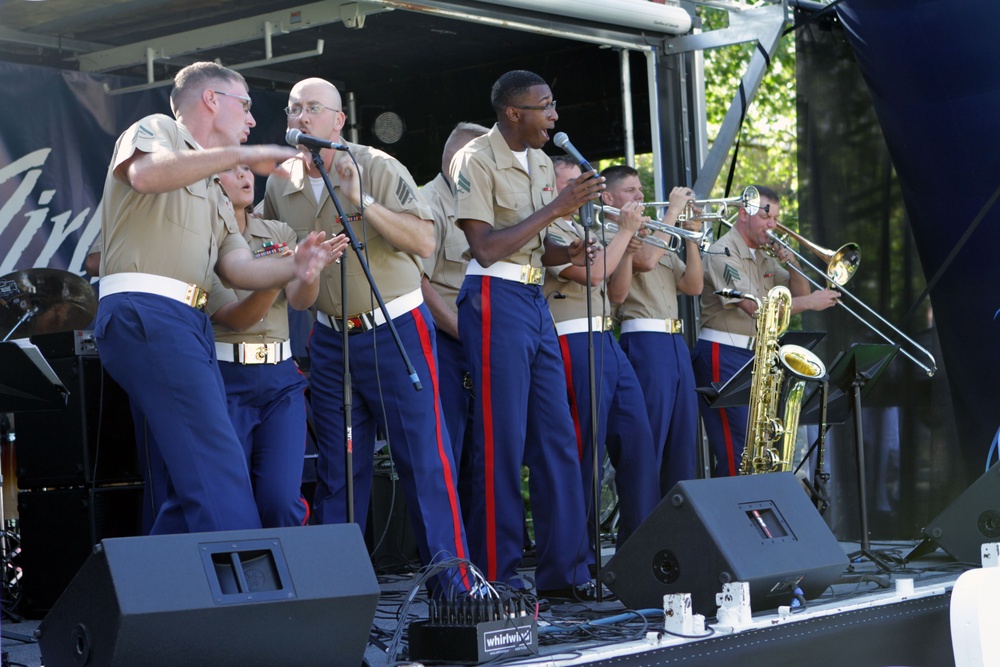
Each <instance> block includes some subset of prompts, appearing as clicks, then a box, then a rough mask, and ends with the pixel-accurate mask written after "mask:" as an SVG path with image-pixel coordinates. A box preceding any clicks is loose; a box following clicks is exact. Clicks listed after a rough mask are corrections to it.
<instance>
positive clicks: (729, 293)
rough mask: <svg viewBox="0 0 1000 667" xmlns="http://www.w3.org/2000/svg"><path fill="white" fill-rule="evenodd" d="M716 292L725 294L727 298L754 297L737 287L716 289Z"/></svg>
mask: <svg viewBox="0 0 1000 667" xmlns="http://www.w3.org/2000/svg"><path fill="white" fill-rule="evenodd" d="M714 294H718V295H719V296H724V297H726V298H727V299H752V298H753V296H752V295H750V294H747V293H745V292H741V291H739V290H735V289H720V290H716V291H715V292H714Z"/></svg>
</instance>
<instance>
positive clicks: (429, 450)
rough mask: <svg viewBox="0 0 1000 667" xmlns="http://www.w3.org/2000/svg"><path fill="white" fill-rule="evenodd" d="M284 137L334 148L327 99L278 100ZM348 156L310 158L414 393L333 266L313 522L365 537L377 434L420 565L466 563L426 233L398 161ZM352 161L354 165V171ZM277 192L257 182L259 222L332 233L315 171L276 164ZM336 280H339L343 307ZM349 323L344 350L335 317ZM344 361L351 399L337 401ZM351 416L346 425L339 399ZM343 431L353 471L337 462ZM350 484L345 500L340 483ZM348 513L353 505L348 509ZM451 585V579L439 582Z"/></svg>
mask: <svg viewBox="0 0 1000 667" xmlns="http://www.w3.org/2000/svg"><path fill="white" fill-rule="evenodd" d="M285 112H286V114H287V115H288V126H289V128H292V129H299V130H301V131H303V132H305V133H306V134H308V135H311V136H316V137H320V138H322V139H324V140H330V141H333V142H336V143H341V141H342V139H341V136H340V132H341V129H342V128H343V126H344V121H345V119H346V116H345V115H344V113H343V111H342V105H341V97H340V93H339V91H338V90H337V88H336V87H335V86H334V85H333V84H331V83H330V82H328V81H325V80H323V79H315V78H311V79H305V80H303V81H300V82H299V83H297V84H295V86H293V87H292V90H291V92H290V93H289V97H288V108H287V109H286V110H285ZM348 148H349V149H350V154H348V153H347V152H339V153H338V152H337V151H334V150H330V149H323V150H321V151H320V152H319V155H320V157H321V158H322V160H323V166H324V170H325V171H327V172H328V173H329V177H330V181H331V184H332V185H333V186H334V188H335V189H334V193H335V194H336V197H337V201H339V202H340V204H341V207H342V208H344V209H345V211H346V212H347V214H348V216H349V219H348V224H349V225H351V228H352V229H353V231H354V234H355V236H356V237H357V239H358V240H359V241H361V242H363V243H364V244H365V249H364V256H365V257H366V260H367V263H368V266H369V267H370V270H371V275H372V278H373V279H374V282H375V286H376V287H377V288H378V290H379V293H380V294H381V296H382V299H383V301H384V302H385V304H386V310H387V311H388V313H389V318H391V319H392V324H393V326H394V327H395V328H396V330H397V332H398V334H399V340H400V342H401V344H402V347H403V349H404V350H405V351H406V353H407V355H408V358H409V361H410V362H411V363H412V370H413V371H415V372H416V375H417V377H418V378H419V380H420V383H421V384H422V386H423V388H422V389H421V390H420V391H416V390H415V387H414V382H413V378H412V377H411V376H410V373H411V368H408V367H407V366H406V364H404V359H403V358H402V355H401V353H400V350H399V349H398V348H397V346H396V344H395V339H394V337H393V336H392V330H391V329H390V328H389V327H388V326H387V325H386V320H385V315H384V313H383V312H382V310H381V309H380V308H379V307H378V304H377V301H376V299H375V296H374V293H373V291H372V286H371V285H370V284H369V282H368V279H367V277H366V274H365V272H364V270H363V267H362V265H361V262H360V261H359V259H358V257H357V254H356V253H354V252H351V253H348V254H347V255H345V256H344V260H343V262H344V264H343V266H340V265H338V266H331V267H329V268H328V269H327V270H325V271H324V272H323V275H322V276H321V277H320V287H319V298H318V299H317V301H316V307H317V314H316V324H315V325H314V326H313V333H312V337H311V339H310V344H309V357H310V362H311V363H310V369H311V370H310V377H309V383H310V400H311V401H312V408H313V418H314V421H315V425H316V438H317V443H316V445H317V450H318V454H319V457H318V460H317V482H316V497H315V501H314V511H315V517H316V520H317V521H319V522H320V523H342V522H344V521H347V520H349V518H350V512H349V509H350V508H351V507H356V509H355V520H356V521H357V522H358V523H359V524H361V525H362V526H364V523H365V520H366V515H367V510H368V501H369V497H370V492H371V483H372V472H373V466H374V453H375V443H376V438H377V433H378V431H381V432H382V433H383V434H384V435H385V437H386V440H387V442H388V447H389V451H390V453H391V455H392V459H393V462H394V463H395V464H396V467H397V469H398V471H399V475H400V480H401V482H402V486H403V492H404V494H405V497H406V503H407V510H408V512H409V514H410V517H411V519H412V524H413V528H414V532H415V534H416V539H417V545H418V547H419V549H420V555H421V558H422V559H423V560H424V562H425V563H430V562H431V560H432V559H434V558H438V559H439V558H442V557H449V556H450V557H459V558H467V557H468V548H467V547H466V543H465V532H464V529H463V527H462V513H461V510H460V508H459V502H458V493H457V490H456V471H455V463H454V460H453V458H452V452H451V443H450V441H449V439H448V431H447V430H446V429H445V426H444V420H443V419H442V418H441V402H440V398H439V391H438V383H437V355H436V351H435V348H436V346H435V331H434V320H433V318H432V317H431V314H430V311H429V310H428V309H427V306H426V305H425V304H424V300H423V295H422V293H421V287H420V282H421V275H422V273H423V264H422V261H421V258H422V257H426V256H428V255H430V254H431V253H432V252H433V250H434V226H433V223H432V222H431V212H430V209H429V208H428V206H427V204H426V203H425V202H424V200H423V199H422V198H421V197H420V196H419V194H418V193H417V186H416V184H415V183H414V182H413V178H412V177H411V176H410V173H409V172H408V171H407V170H406V167H404V166H403V165H402V164H400V162H399V161H398V160H396V159H395V158H393V157H392V156H390V155H388V154H387V153H384V152H382V151H380V150H377V149H374V148H371V147H369V146H361V145H358V144H348ZM352 157H353V158H354V160H356V161H357V162H356V163H355V161H354V160H352V159H351V158H352ZM286 166H287V167H288V168H289V170H290V171H291V178H290V179H289V180H288V181H283V180H279V179H273V178H272V179H268V183H267V190H266V192H265V199H264V217H266V218H274V219H277V220H282V221H283V222H286V223H288V224H289V225H290V226H291V227H292V228H293V229H294V230H295V231H296V233H297V234H298V235H299V236H300V237H302V236H304V235H306V234H308V233H309V232H312V231H314V230H319V229H322V230H325V231H327V232H328V233H332V232H333V231H335V230H337V231H339V230H341V229H342V220H340V219H339V217H338V212H337V210H336V207H335V206H334V202H333V201H332V200H331V197H330V193H329V192H328V191H327V190H326V188H325V183H323V182H322V180H321V177H320V173H319V171H318V169H317V168H316V166H315V164H313V163H310V164H309V165H308V168H307V167H306V165H305V164H304V163H303V162H299V161H293V162H290V163H286ZM342 270H343V271H344V272H346V276H347V286H346V287H347V303H346V304H345V303H344V302H343V299H342V297H341V294H342V291H341V286H342V280H341V276H342ZM345 312H346V314H347V315H348V317H349V323H348V326H347V337H348V339H349V340H348V344H347V347H346V350H345V345H344V334H343V332H342V331H341V327H342V326H343V324H342V319H341V318H342V316H343V315H344V314H345ZM345 354H346V355H347V359H348V360H349V368H350V370H351V375H350V380H351V382H350V388H351V394H350V396H349V397H348V396H345V391H344V373H345V366H344V360H345ZM348 398H349V400H350V405H351V406H352V409H353V412H352V413H351V414H350V417H351V418H350V422H347V420H346V416H345V411H344V409H343V408H344V407H345V405H347V403H346V402H345V399H348ZM348 429H350V431H349V433H350V437H351V440H352V442H351V444H352V446H353V461H352V464H353V470H348V469H347V464H346V457H345V450H346V440H347V435H348ZM348 475H351V476H352V478H353V483H354V497H353V498H350V497H348V488H347V477H348ZM351 502H353V505H350V504H349V503H351ZM450 577H453V578H450ZM441 583H442V584H443V585H444V586H446V587H448V586H452V585H454V586H457V587H458V588H459V589H461V588H463V587H464V588H468V580H467V578H466V577H465V572H464V571H462V572H458V571H453V572H448V573H446V574H445V575H443V578H442V580H441Z"/></svg>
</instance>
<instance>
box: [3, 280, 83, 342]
mask: <svg viewBox="0 0 1000 667" xmlns="http://www.w3.org/2000/svg"><path fill="white" fill-rule="evenodd" d="M96 314H97V294H96V293H95V292H94V288H93V287H91V285H90V283H89V282H87V281H86V280H85V279H84V278H81V277H80V276H78V275H76V274H75V273H70V272H69V271H63V270H61V269H22V270H20V271H15V272H13V273H8V274H7V275H5V276H3V277H2V278H0V339H4V338H7V339H14V338H27V337H28V336H34V335H35V334H47V333H57V332H60V331H73V330H74V329H82V328H84V327H86V326H87V325H88V324H90V323H91V322H93V321H94V315H96Z"/></svg>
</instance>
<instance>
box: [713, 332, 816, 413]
mask: <svg viewBox="0 0 1000 667" xmlns="http://www.w3.org/2000/svg"><path fill="white" fill-rule="evenodd" d="M824 336H826V332H825V331H786V332H785V333H784V335H782V336H781V338H779V339H778V343H779V345H798V346H800V347H804V348H806V349H807V350H811V349H813V348H814V347H816V344H817V343H819V342H820V341H821V340H823V337H824ZM753 362H754V360H753V359H751V360H750V361H748V362H747V363H746V364H744V366H743V368H741V369H740V370H738V371H737V372H736V374H735V375H733V377H731V378H729V380H728V381H726V382H713V383H712V386H710V387H699V388H698V389H697V390H696V391H697V392H698V393H700V394H702V395H703V396H704V397H705V399H706V400H707V401H708V404H709V405H710V406H712V407H713V408H731V407H735V406H739V405H749V404H750V386H751V385H752V384H753ZM803 423H806V422H803Z"/></svg>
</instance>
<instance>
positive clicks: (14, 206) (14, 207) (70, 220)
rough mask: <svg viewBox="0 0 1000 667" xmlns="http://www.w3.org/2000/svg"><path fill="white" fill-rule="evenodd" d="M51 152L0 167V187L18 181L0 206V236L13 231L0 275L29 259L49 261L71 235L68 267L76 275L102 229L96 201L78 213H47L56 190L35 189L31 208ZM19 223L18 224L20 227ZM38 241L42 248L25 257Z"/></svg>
mask: <svg viewBox="0 0 1000 667" xmlns="http://www.w3.org/2000/svg"><path fill="white" fill-rule="evenodd" d="M51 152H52V149H51V148H42V149H39V150H37V151H34V152H32V153H28V154H27V155H25V156H23V157H21V158H19V159H17V160H15V161H14V162H12V163H11V164H9V165H7V166H5V167H3V168H0V188H8V187H9V183H16V184H17V185H16V187H15V188H14V191H13V194H11V195H10V198H9V199H7V201H6V202H4V204H3V206H2V207H0V236H3V237H5V238H9V237H10V236H11V235H13V234H16V236H15V238H14V242H13V243H12V244H11V245H10V247H9V248H8V250H7V254H6V255H4V256H0V275H6V274H7V273H10V272H12V271H15V270H17V269H20V268H27V264H28V262H29V261H30V264H31V267H37V268H42V267H48V266H50V265H52V263H53V261H52V260H53V258H54V257H55V255H56V252H57V251H58V250H59V249H60V248H61V247H62V246H63V244H64V243H66V241H67V240H72V239H73V238H74V237H75V238H76V245H75V247H74V248H73V257H72V259H71V260H70V263H69V267H67V268H68V270H69V271H71V272H73V273H76V274H78V275H83V273H84V271H83V261H84V259H85V258H86V257H87V251H88V250H89V249H90V245H91V244H92V243H93V242H94V239H95V238H97V235H98V233H99V232H100V231H101V207H100V204H98V205H97V206H96V207H95V208H94V211H93V214H91V212H90V208H89V207H88V208H85V209H84V210H83V211H81V212H80V213H76V214H74V212H73V211H63V212H61V213H58V214H57V215H53V216H51V217H50V216H49V208H48V204H49V203H50V202H51V201H52V198H53V197H55V195H56V192H57V191H56V190H42V191H41V192H39V193H37V197H35V199H34V202H35V204H34V208H32V195H33V193H34V192H35V190H36V186H37V185H38V182H39V180H40V179H41V176H42V174H43V167H44V166H45V161H46V160H47V159H48V157H49V154H50V153H51ZM22 220H23V221H24V222H23V224H22V222H21V221H22ZM46 223H48V224H46ZM18 224H21V227H20V229H18V227H17V225H18ZM39 244H41V245H42V249H41V251H40V252H39V253H38V255H37V256H36V257H35V258H34V260H31V259H30V257H28V252H29V249H31V248H36V247H38V245H39Z"/></svg>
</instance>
